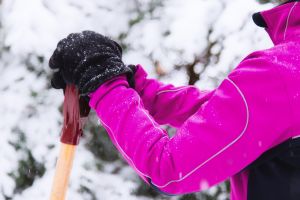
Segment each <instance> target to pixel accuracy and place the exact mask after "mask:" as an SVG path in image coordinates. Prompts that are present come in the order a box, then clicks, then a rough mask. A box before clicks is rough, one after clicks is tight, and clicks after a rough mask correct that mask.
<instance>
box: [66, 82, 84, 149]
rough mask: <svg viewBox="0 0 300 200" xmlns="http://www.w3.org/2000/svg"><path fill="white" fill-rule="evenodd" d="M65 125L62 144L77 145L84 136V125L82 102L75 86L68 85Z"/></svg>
mask: <svg viewBox="0 0 300 200" xmlns="http://www.w3.org/2000/svg"><path fill="white" fill-rule="evenodd" d="M63 115H64V124H63V128H62V134H61V139H60V140H61V142H62V143H65V144H71V145H77V144H78V143H79V139H80V136H81V135H82V127H83V123H82V120H81V119H80V102H79V94H78V90H77V89H76V87H75V86H74V85H67V87H66V89H65V100H64V105H63Z"/></svg>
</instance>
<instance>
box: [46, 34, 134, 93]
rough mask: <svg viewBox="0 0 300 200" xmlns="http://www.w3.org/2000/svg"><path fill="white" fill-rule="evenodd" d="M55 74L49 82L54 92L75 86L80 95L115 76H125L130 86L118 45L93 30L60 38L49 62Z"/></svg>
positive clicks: (131, 82) (129, 70)
mask: <svg viewBox="0 0 300 200" xmlns="http://www.w3.org/2000/svg"><path fill="white" fill-rule="evenodd" d="M49 66H50V68H52V69H56V70H57V72H56V73H54V76H53V78H52V80H51V85H52V86H53V87H54V88H56V89H62V88H65V86H66V83H71V84H75V85H76V86H77V87H78V89H79V92H80V94H81V96H86V95H88V94H90V93H91V92H93V91H95V90H96V89H97V88H98V87H99V86H100V85H101V84H102V83H104V82H105V81H107V80H110V79H112V78H114V77H116V76H118V75H121V74H127V77H128V79H129V80H130V81H129V82H130V84H131V86H133V81H132V80H133V79H132V78H131V77H132V76H133V71H132V69H131V68H130V67H127V66H125V65H124V63H123V62H122V48H121V47H120V45H119V44H118V43H116V42H115V41H113V40H111V39H109V38H108V37H105V36H103V35H101V34H98V33H95V32H93V31H83V32H82V33H72V34H70V35H69V36H68V37H67V38H64V39H62V40H61V41H60V42H59V43H58V44H57V48H56V49H55V51H54V53H53V55H52V56H51V58H50V60H49Z"/></svg>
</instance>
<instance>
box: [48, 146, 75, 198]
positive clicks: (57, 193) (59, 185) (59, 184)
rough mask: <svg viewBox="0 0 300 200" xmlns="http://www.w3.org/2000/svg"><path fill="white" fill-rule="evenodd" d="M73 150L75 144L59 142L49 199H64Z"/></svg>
mask: <svg viewBox="0 0 300 200" xmlns="http://www.w3.org/2000/svg"><path fill="white" fill-rule="evenodd" d="M75 150H76V146H75V145H69V144H64V143H61V149H60V153H59V157H58V160H57V163H56V171H55V176H54V180H53V185H52V190H51V197H50V200H64V199H65V197H66V193H67V188H68V183H69V177H70V173H71V169H72V164H73V160H74V154H75Z"/></svg>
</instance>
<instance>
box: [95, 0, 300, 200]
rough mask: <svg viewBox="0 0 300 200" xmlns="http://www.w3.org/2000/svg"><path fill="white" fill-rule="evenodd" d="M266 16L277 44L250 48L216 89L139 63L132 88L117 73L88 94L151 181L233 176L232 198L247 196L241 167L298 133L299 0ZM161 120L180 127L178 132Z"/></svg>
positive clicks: (191, 185)
mask: <svg viewBox="0 0 300 200" xmlns="http://www.w3.org/2000/svg"><path fill="white" fill-rule="evenodd" d="M262 16H263V18H264V20H265V21H266V22H267V25H268V28H267V29H266V30H267V32H268V33H269V35H270V37H271V39H272V41H273V42H274V44H275V46H274V47H272V48H270V49H267V50H261V51H256V52H254V53H251V54H250V55H249V56H247V57H246V58H245V59H244V60H243V61H242V62H241V63H240V64H239V65H238V66H237V67H236V68H235V69H234V70H233V71H232V72H231V73H230V74H229V75H228V77H227V78H225V79H224V80H223V81H222V82H221V84H220V85H219V87H218V88H216V89H215V90H213V91H199V90H198V89H197V88H196V87H192V86H183V87H174V86H173V85H170V84H167V85H166V84H163V83H161V82H159V81H157V80H155V79H149V78H147V73H146V72H145V71H144V70H143V68H142V67H141V66H140V65H138V66H137V72H136V74H135V80H136V88H135V90H134V89H132V88H130V87H129V86H128V83H127V81H126V78H125V76H119V77H116V78H114V79H112V80H110V81H108V82H106V83H105V84H103V85H101V86H100V87H99V88H98V89H97V90H96V92H94V93H93V94H92V95H91V100H90V106H91V107H92V108H93V109H94V110H95V111H96V112H97V114H98V116H99V118H100V121H101V124H102V125H103V126H104V127H105V128H106V130H107V131H108V134H109V136H110V138H111V140H112V142H113V143H114V145H115V146H116V148H117V149H118V150H119V151H120V152H121V154H122V155H123V156H124V158H125V159H126V160H127V161H128V163H129V164H130V165H131V166H132V167H133V168H134V169H135V170H136V171H137V173H138V174H139V175H140V176H141V177H142V178H143V179H144V180H145V181H146V182H148V183H150V184H151V185H153V186H155V187H156V188H157V189H159V190H161V191H162V192H165V193H169V194H184V193H191V192H197V191H201V190H203V189H207V188H208V187H211V186H213V185H215V184H218V183H220V182H222V181H225V180H227V179H228V178H230V180H231V188H232V189H231V190H232V191H231V198H232V199H233V200H246V199H247V176H248V174H247V170H243V169H245V167H247V166H248V165H249V164H251V163H252V162H253V161H254V160H256V159H257V158H258V157H259V156H260V155H262V154H263V153H264V152H266V151H267V150H269V149H270V148H272V147H274V146H276V145H278V144H280V143H282V142H284V141H286V140H287V139H289V138H294V137H297V136H299V135H300V112H299V108H300V3H298V2H294V3H288V4H285V5H282V6H279V7H276V8H273V9H271V10H268V11H264V12H262ZM161 124H169V125H172V126H174V127H176V128H177V132H176V134H175V136H173V137H172V138H170V137H169V136H168V134H167V132H166V131H165V130H163V129H161V128H160V125H161ZM242 170H243V171H242Z"/></svg>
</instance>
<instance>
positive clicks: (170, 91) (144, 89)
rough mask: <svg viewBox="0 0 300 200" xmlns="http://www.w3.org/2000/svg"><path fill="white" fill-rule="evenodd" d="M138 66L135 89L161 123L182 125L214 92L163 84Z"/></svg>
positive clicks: (147, 108)
mask: <svg viewBox="0 0 300 200" xmlns="http://www.w3.org/2000/svg"><path fill="white" fill-rule="evenodd" d="M136 68H137V69H136V73H135V75H134V79H135V90H136V91H137V93H138V94H139V96H140V98H141V100H142V102H143V104H144V107H145V109H146V110H148V111H149V113H150V115H151V116H152V117H153V118H154V120H155V121H156V122H157V123H159V124H170V125H171V126H173V127H180V126H181V125H182V124H183V122H184V121H185V120H186V119H187V118H189V117H190V116H192V115H193V114H194V113H195V112H196V111H197V110H198V109H199V108H200V107H201V105H202V104H203V103H204V102H206V101H207V99H209V97H210V96H211V95H212V93H213V91H200V90H199V89H198V88H196V87H194V86H182V87H175V86H173V85H172V84H163V83H162V82H160V81H158V80H156V79H150V78H148V77H147V76H148V74H147V73H146V71H145V70H144V69H143V67H142V66H141V65H137V66H136ZM162 108H164V109H162Z"/></svg>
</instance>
